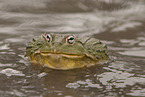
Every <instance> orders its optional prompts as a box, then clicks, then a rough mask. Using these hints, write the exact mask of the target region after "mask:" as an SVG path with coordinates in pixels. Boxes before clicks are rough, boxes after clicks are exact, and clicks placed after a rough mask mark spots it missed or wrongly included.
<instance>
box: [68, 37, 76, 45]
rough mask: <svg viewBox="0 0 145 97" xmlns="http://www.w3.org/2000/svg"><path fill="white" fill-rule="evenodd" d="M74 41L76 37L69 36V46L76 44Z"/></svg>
mask: <svg viewBox="0 0 145 97" xmlns="http://www.w3.org/2000/svg"><path fill="white" fill-rule="evenodd" d="M74 39H75V38H74V36H72V35H71V36H68V37H67V39H66V42H67V43H69V44H73V43H74Z"/></svg>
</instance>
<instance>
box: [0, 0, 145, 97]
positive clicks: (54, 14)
mask: <svg viewBox="0 0 145 97" xmlns="http://www.w3.org/2000/svg"><path fill="white" fill-rule="evenodd" d="M144 16H145V1H144V0H136V1H135V0H115V1H114V0H25V1H24V0H23V1H22V0H13V1H12V0H1V1H0V86H1V87H0V97H104V96H107V97H132V96H137V97H138V96H145V70H144V68H145V66H144V65H145V17H144ZM44 32H46V33H47V32H53V33H62V34H65V33H71V34H75V35H77V36H85V35H87V36H91V37H95V38H97V39H100V40H101V41H102V42H103V43H105V44H107V45H108V49H109V52H110V54H111V56H113V57H114V59H115V61H114V62H111V63H108V64H106V65H102V66H95V67H93V68H88V69H84V68H83V69H75V70H68V71H57V70H50V69H48V68H41V67H39V66H36V65H35V64H31V63H29V62H28V61H27V59H26V58H25V57H24V55H25V47H26V44H28V42H29V41H31V39H32V38H33V37H36V36H38V35H40V34H42V33H44Z"/></svg>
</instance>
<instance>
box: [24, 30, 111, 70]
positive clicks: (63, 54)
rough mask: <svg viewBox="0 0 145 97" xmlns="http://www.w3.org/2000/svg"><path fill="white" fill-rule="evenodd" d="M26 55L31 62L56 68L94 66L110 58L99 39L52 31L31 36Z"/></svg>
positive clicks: (104, 45) (67, 68) (105, 47)
mask: <svg viewBox="0 0 145 97" xmlns="http://www.w3.org/2000/svg"><path fill="white" fill-rule="evenodd" d="M26 57H28V59H29V60H30V61H31V62H33V63H37V64H40V66H44V67H48V68H51V69H56V70H69V69H75V68H83V67H90V66H96V65H100V64H105V63H107V62H108V61H109V60H110V57H109V52H108V49H107V46H106V44H104V43H102V42H101V41H100V40H99V39H96V38H93V37H89V36H84V37H78V36H76V35H72V34H65V35H63V34H54V33H49V34H47V33H44V34H42V35H40V36H37V37H36V38H33V39H32V41H31V42H29V43H28V45H27V46H26Z"/></svg>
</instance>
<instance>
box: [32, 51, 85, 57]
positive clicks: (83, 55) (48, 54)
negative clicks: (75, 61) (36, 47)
mask: <svg viewBox="0 0 145 97" xmlns="http://www.w3.org/2000/svg"><path fill="white" fill-rule="evenodd" d="M35 54H41V55H42V56H62V57H65V58H83V57H85V56H86V55H85V54H82V55H77V54H67V53H56V52H55V53H53V52H39V51H37V52H35V53H34V55H35Z"/></svg>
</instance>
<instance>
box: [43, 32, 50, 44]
mask: <svg viewBox="0 0 145 97" xmlns="http://www.w3.org/2000/svg"><path fill="white" fill-rule="evenodd" d="M43 37H44V38H45V40H46V41H47V42H50V41H51V40H52V37H51V35H50V34H45V35H44V36H43Z"/></svg>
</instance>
